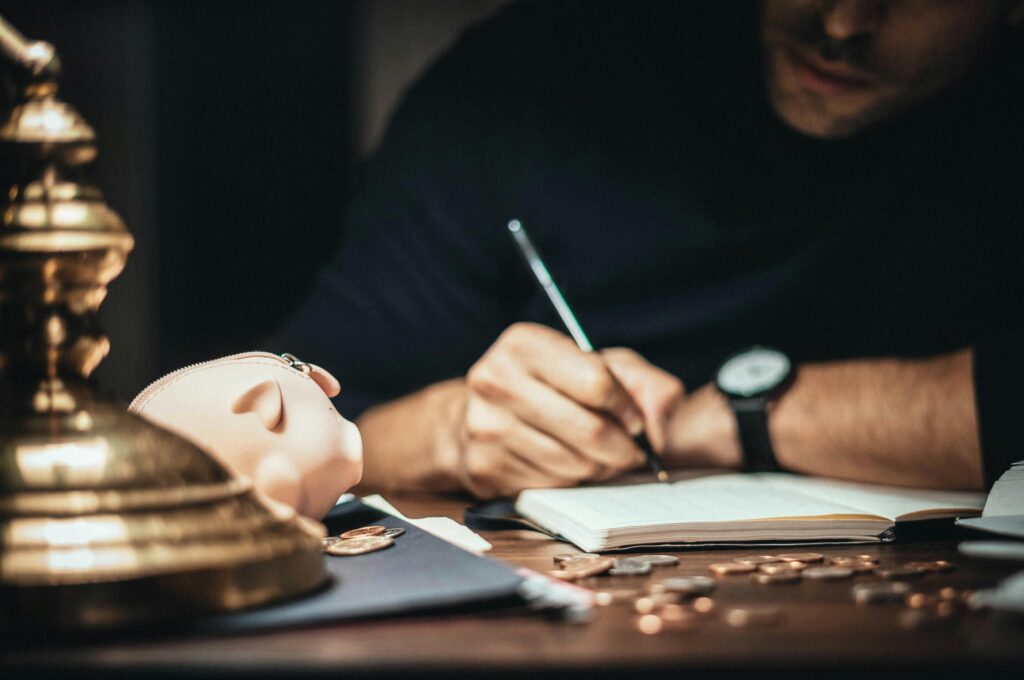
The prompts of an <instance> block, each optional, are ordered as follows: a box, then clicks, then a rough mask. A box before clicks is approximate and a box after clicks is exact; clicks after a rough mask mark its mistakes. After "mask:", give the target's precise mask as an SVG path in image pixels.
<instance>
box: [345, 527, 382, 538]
mask: <svg viewBox="0 0 1024 680" xmlns="http://www.w3.org/2000/svg"><path fill="white" fill-rule="evenodd" d="M387 530H388V528H387V527H382V526H371V527H359V528H358V529H353V530H352V531H346V532H345V533H343V534H342V535H341V536H340V538H341V540H343V541H347V540H348V539H350V538H362V537H363V536H380V535H381V534H383V533H384V532H385V531H387Z"/></svg>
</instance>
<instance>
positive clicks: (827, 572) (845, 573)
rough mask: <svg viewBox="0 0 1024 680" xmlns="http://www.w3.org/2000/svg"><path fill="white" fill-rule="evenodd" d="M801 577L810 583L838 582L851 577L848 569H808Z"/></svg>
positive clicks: (851, 571)
mask: <svg viewBox="0 0 1024 680" xmlns="http://www.w3.org/2000/svg"><path fill="white" fill-rule="evenodd" d="M801 575H802V576H803V577H804V578H805V579H808V580H810V581H840V580H842V579H847V578H850V577H851V576H853V569H850V568H849V567H808V568H807V569H804V570H803V571H802V572H801Z"/></svg>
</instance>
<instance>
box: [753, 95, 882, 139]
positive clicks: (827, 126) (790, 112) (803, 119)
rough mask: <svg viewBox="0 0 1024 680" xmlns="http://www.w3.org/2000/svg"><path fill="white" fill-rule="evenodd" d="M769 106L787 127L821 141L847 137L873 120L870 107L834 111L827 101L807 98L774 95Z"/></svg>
mask: <svg viewBox="0 0 1024 680" xmlns="http://www.w3.org/2000/svg"><path fill="white" fill-rule="evenodd" d="M771 103H772V108H773V109H774V110H775V114H776V115H777V116H778V117H779V118H780V119H781V120H782V121H783V122H784V123H786V124H787V125H788V126H789V127H791V128H793V129H794V130H796V131H797V132H800V133H802V134H805V135H808V136H810V137H819V138H822V139H841V138H843V137H849V136H850V135H853V134H854V133H856V132H858V131H860V130H862V129H864V128H865V127H868V126H869V125H870V124H871V123H872V122H873V121H874V120H875V117H873V116H871V115H870V111H871V109H870V108H869V107H866V108H856V107H850V110H849V111H835V110H832V109H830V107H829V106H828V102H827V101H824V100H822V99H820V98H811V97H810V96H803V97H800V96H793V95H789V96H787V95H785V94H781V93H775V92H773V93H772V94H771Z"/></svg>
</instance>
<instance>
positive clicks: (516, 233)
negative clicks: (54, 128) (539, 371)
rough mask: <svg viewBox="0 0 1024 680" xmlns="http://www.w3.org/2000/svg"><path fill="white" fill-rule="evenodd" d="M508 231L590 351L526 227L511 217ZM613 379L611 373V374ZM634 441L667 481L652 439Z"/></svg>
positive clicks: (561, 314) (591, 348) (641, 437)
mask: <svg viewBox="0 0 1024 680" xmlns="http://www.w3.org/2000/svg"><path fill="white" fill-rule="evenodd" d="M508 230H509V232H510V233H511V234H512V237H513V238H514V239H515V241H516V245H517V246H518V247H519V252H521V253H522V254H523V258H525V259H526V264H528V265H529V266H530V271H531V272H532V273H533V277H534V278H535V279H537V283H539V284H540V287H541V288H542V289H543V290H544V293H545V294H546V295H547V296H548V300H550V301H551V305H552V306H553V307H554V308H555V311H556V312H557V313H558V317H559V318H560V319H561V320H562V323H563V324H565V327H566V329H567V330H568V331H569V335H571V336H572V339H573V340H574V341H575V342H576V346H577V347H579V348H580V349H581V350H582V351H584V352H587V353H592V352H593V351H594V346H593V344H591V342H590V338H588V337H587V334H586V333H585V332H584V330H583V327H582V326H580V322H579V321H578V320H577V319H576V315H575V314H573V311H572V308H571V307H569V303H567V302H566V301H565V298H564V297H562V291H560V290H559V289H558V285H557V284H556V283H555V280H554V279H553V278H552V277H551V272H550V271H548V268H547V265H545V264H544V260H542V259H540V255H538V254H537V249H536V248H534V247H533V242H532V241H530V237H529V236H528V235H527V234H526V228H525V227H523V223H522V222H520V221H519V220H510V221H509V223H508ZM612 377H613V378H614V375H613V376H612ZM633 442H634V443H635V444H636V446H637V448H639V449H640V451H641V452H643V454H644V458H645V459H646V460H647V466H648V467H649V468H650V469H651V471H652V472H654V474H655V476H656V477H657V478H658V481H661V482H667V481H668V473H667V472H665V466H664V465H662V463H661V458H660V457H659V456H658V454H656V453H655V452H654V449H653V448H652V447H651V442H650V441H648V439H647V434H646V433H645V432H643V431H641V432H640V433H639V434H637V435H635V436H634V437H633Z"/></svg>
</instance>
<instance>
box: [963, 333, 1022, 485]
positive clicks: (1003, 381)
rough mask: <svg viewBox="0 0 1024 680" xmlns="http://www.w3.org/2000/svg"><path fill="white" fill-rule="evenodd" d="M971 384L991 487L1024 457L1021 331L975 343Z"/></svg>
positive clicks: (987, 475) (983, 458) (986, 477)
mask: <svg viewBox="0 0 1024 680" xmlns="http://www.w3.org/2000/svg"><path fill="white" fill-rule="evenodd" d="M974 387H975V395H976V399H977V407H978V429H979V435H980V437H981V452H982V462H983V465H984V471H985V484H986V486H987V487H991V486H992V484H993V483H994V482H995V481H996V480H997V479H999V476H1000V475H1001V474H1003V472H1005V471H1006V469H1007V468H1008V467H1009V466H1010V464H1011V463H1013V462H1014V461H1017V460H1021V459H1024V331H1016V332H1012V333H1005V334H1002V335H999V336H996V337H991V338H989V339H986V340H984V341H981V342H979V343H978V344H976V345H975V347H974Z"/></svg>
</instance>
